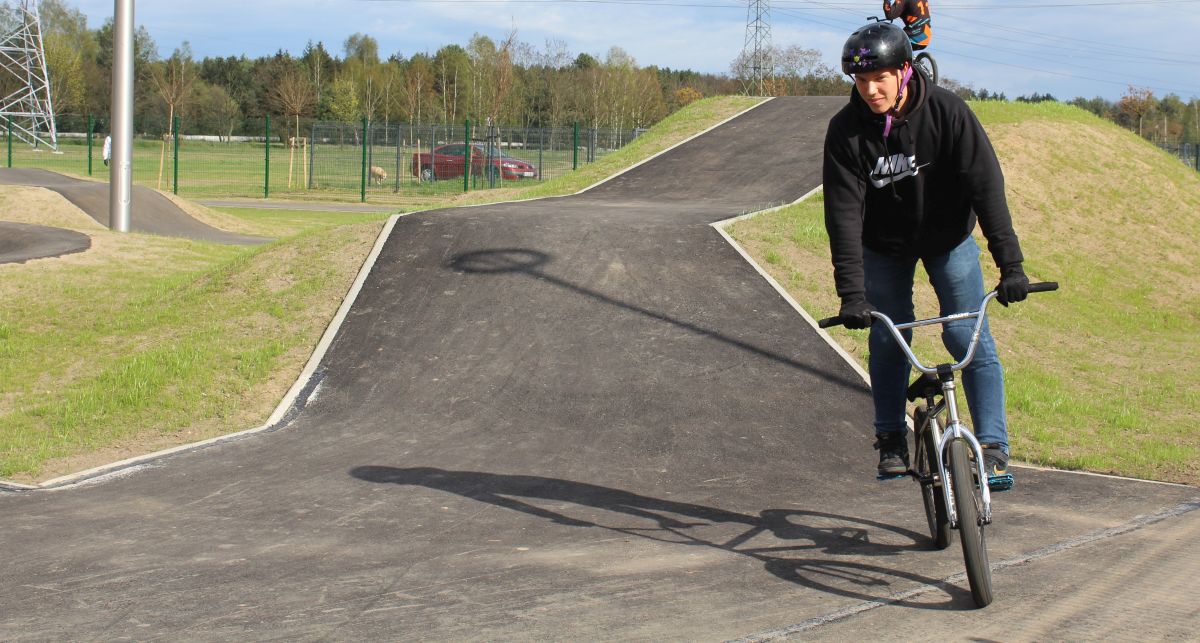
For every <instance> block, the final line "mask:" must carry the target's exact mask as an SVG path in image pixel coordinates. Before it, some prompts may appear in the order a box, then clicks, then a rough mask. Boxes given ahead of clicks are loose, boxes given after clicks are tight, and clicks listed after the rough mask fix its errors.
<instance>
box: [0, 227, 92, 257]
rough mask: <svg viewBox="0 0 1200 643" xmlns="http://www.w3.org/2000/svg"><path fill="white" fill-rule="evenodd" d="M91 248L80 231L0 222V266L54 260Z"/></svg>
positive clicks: (90, 241)
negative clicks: (35, 260) (50, 258)
mask: <svg viewBox="0 0 1200 643" xmlns="http://www.w3.org/2000/svg"><path fill="white" fill-rule="evenodd" d="M90 247H92V239H91V237H89V236H87V235H86V234H84V233H82V232H76V231H74V230H66V229H64V228H53V227H50V226H44V225H32V224H27V223H13V222H10V221H0V264H3V263H25V262H26V261H29V260H31V259H43V258H46V257H57V256H60V255H66V254H71V253H74V252H83V251H84V250H87V249H88V248H90Z"/></svg>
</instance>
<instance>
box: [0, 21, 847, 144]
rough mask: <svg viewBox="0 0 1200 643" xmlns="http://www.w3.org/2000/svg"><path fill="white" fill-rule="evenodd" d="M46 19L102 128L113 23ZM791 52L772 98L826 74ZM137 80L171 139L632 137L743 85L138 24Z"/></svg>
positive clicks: (61, 113)
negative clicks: (442, 126) (207, 34)
mask: <svg viewBox="0 0 1200 643" xmlns="http://www.w3.org/2000/svg"><path fill="white" fill-rule="evenodd" d="M40 14H41V23H42V33H43V41H44V48H45V52H46V61H47V67H48V72H49V76H50V80H51V102H52V105H53V108H54V111H55V114H56V117H57V120H58V122H59V123H60V125H59V129H60V130H64V131H65V130H72V131H83V130H84V129H85V128H86V124H83V123H81V121H80V117H81V115H85V114H86V115H92V116H93V117H95V118H96V119H97V123H98V124H97V127H98V129H99V130H106V128H107V120H108V111H109V105H110V90H111V73H112V62H113V46H112V43H113V23H112V19H111V18H109V19H107V20H105V22H104V24H102V25H101V26H100V27H99V28H97V29H89V28H88V26H87V19H86V16H85V15H84V14H83V13H82V12H81V11H79V10H78V9H76V8H74V7H72V6H71V5H70V4H68V2H67V1H66V0H42V2H41V3H40ZM19 19H20V17H19V16H18V13H17V10H16V9H15V8H14V7H13V5H12V4H11V3H10V2H4V3H3V4H0V27H3V28H4V29H5V31H8V30H10V29H11V28H12V27H13V26H15V25H17V24H19V23H17V22H16V21H17V20H19ZM790 53H791V56H792V58H791V60H792V70H793V74H796V73H799V74H807V75H809V76H811V78H809V79H808V80H805V79H804V78H801V77H788V76H787V75H786V74H781V75H780V76H779V77H778V78H777V79H776V85H775V86H774V87H773V89H772V93H779V94H782V93H797V92H808V93H820V92H821V91H823V90H824V88H825V85H828V84H829V82H830V79H829V78H817V77H816V75H815V74H814V67H813V65H812V64H811V61H810V62H809V63H805V62H802V61H800V60H799V58H802V57H803V56H805V55H807V56H808V57H809V58H811V59H812V60H816V59H817V58H819V52H816V51H814V50H808V51H804V50H798V49H795V48H793V49H792V50H791V52H790ZM806 65H807V66H806ZM815 71H818V72H819V71H821V70H815ZM825 71H827V70H825ZM134 73H135V76H136V79H137V82H136V84H135V99H134V100H135V105H134V112H135V128H136V129H137V130H138V131H139V132H141V133H151V134H160V133H163V132H166V131H169V129H170V123H171V122H172V119H174V118H175V117H181V119H182V120H183V121H185V125H184V131H185V132H188V133H205V134H217V135H222V136H230V135H234V134H261V132H262V127H261V124H262V121H263V119H264V118H266V117H268V116H271V117H275V118H279V117H286V119H287V121H288V128H289V129H290V130H292V131H293V132H298V131H299V130H300V129H301V127H300V126H301V123H302V122H304V121H311V120H331V121H341V122H358V121H359V120H361V119H368V120H369V121H371V122H373V123H383V124H387V123H389V122H407V123H414V124H424V123H429V124H434V123H456V124H457V123H462V122H463V121H464V120H465V119H471V120H472V121H473V122H477V123H492V124H496V125H503V126H518V127H544V126H553V125H558V126H561V125H568V124H571V123H576V122H578V123H580V124H581V125H582V126H584V127H596V128H612V129H618V130H624V129H634V128H642V127H648V126H650V125H652V124H654V123H655V122H657V121H658V120H660V119H662V118H663V117H664V116H666V115H667V114H669V113H670V112H672V111H674V110H675V109H678V108H679V107H681V106H683V105H686V104H688V103H690V102H693V101H695V100H698V99H700V98H703V97H705V96H710V95H722V94H735V93H739V92H740V91H742V90H743V86H742V84H741V83H740V82H739V81H738V80H737V79H736V78H732V77H730V76H727V75H722V74H709V73H698V72H694V71H690V70H673V69H668V68H659V67H654V66H646V67H643V66H640V65H639V64H638V63H637V61H635V60H634V58H633V57H632V56H630V55H629V54H628V53H627V52H625V51H624V50H623V49H621V48H619V47H612V48H611V49H609V50H608V52H607V53H606V54H605V55H604V56H603V58H598V57H596V56H593V55H591V54H587V53H578V54H575V53H572V52H570V51H569V50H568V48H567V45H566V43H564V42H562V41H554V40H551V41H547V42H546V43H545V45H544V46H542V47H537V46H534V45H531V44H529V43H525V42H522V41H520V40H518V39H517V36H516V33H515V32H513V33H510V34H508V35H507V36H505V37H504V38H503V39H493V38H491V37H488V36H485V35H480V34H476V35H475V36H473V37H472V38H471V39H470V41H469V42H468V43H467V44H466V45H465V46H460V45H456V44H452V45H446V46H444V47H442V48H440V49H438V50H437V51H436V52H434V53H432V54H430V53H414V54H411V55H407V56H406V55H404V54H402V53H394V54H391V55H389V56H387V57H384V56H383V54H382V53H381V52H380V51H379V44H378V41H376V40H375V39H374V38H372V37H371V36H369V35H366V34H361V33H359V34H354V35H352V36H350V37H349V38H347V39H346V40H345V42H343V43H342V46H341V51H340V52H336V53H335V52H333V51H330V50H329V49H328V48H327V47H326V45H325V44H324V43H323V42H320V41H317V42H311V41H310V42H309V43H308V45H307V46H306V47H305V48H304V50H303V51H301V52H300V53H299V54H292V53H290V52H288V51H284V50H279V51H277V52H276V53H275V54H274V55H270V56H262V57H258V58H249V57H247V56H226V57H220V56H216V57H205V58H202V59H196V57H195V56H194V55H193V53H192V51H191V47H190V46H189V45H188V43H186V42H185V43H183V45H182V46H180V47H179V48H177V49H175V50H174V51H173V52H171V54H170V55H168V56H166V57H161V56H160V54H159V51H158V47H157V45H156V44H155V42H154V38H153V37H152V36H151V34H150V33H149V32H148V31H147V30H146V29H145V28H144V27H138V28H137V29H136V30H135V34H134ZM16 82H18V81H17V80H16V79H15V78H6V79H3V80H0V89H4V90H6V91H11V88H12V86H13V84H14V83H16ZM806 82H807V83H808V84H807V85H806V84H805V83H806ZM841 82H843V84H844V81H841ZM846 87H848V85H846ZM280 129H282V128H280Z"/></svg>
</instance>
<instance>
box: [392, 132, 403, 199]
mask: <svg viewBox="0 0 1200 643" xmlns="http://www.w3.org/2000/svg"><path fill="white" fill-rule="evenodd" d="M403 135H404V127H403V126H402V125H401V124H400V123H396V180H395V181H393V183H394V184H395V187H394V188H393V189H392V193H393V194H394V193H397V192H399V191H400V155H401V152H402V150H401V149H400V138H401V137H402V136H403Z"/></svg>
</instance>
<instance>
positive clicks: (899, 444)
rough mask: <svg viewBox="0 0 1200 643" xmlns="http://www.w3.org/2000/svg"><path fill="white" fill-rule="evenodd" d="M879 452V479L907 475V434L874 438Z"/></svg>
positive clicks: (887, 434) (883, 434) (889, 434)
mask: <svg viewBox="0 0 1200 643" xmlns="http://www.w3.org/2000/svg"><path fill="white" fill-rule="evenodd" d="M875 448H876V449H878V450H879V476H878V477H879V479H880V480H886V479H888V478H897V477H900V476H903V475H904V474H906V473H908V432H907V431H906V432H904V433H882V434H879V435H876V436H875Z"/></svg>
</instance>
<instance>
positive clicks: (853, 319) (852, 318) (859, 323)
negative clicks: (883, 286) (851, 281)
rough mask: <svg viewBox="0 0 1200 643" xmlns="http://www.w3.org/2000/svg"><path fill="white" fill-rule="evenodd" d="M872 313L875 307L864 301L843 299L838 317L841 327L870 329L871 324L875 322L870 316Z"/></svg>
mask: <svg viewBox="0 0 1200 643" xmlns="http://www.w3.org/2000/svg"><path fill="white" fill-rule="evenodd" d="M873 312H875V307H874V306H872V305H871V304H870V302H868V301H867V300H865V299H844V300H842V309H841V310H839V311H838V317H841V318H842V325H843V326H845V327H846V328H853V329H861V328H870V327H871V322H873V321H875V318H874V317H872V316H871V313H873Z"/></svg>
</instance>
